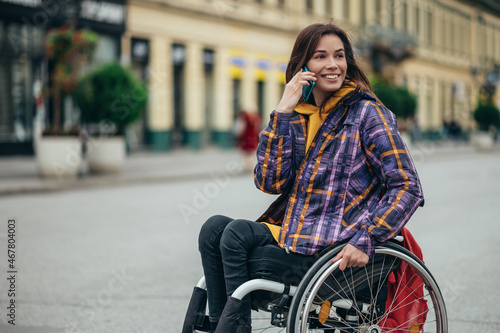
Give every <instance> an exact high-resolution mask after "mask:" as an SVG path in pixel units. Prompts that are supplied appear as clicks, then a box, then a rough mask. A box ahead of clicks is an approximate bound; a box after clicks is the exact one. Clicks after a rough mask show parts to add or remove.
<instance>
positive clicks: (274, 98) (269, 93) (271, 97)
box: [262, 61, 281, 124]
mask: <svg viewBox="0 0 500 333" xmlns="http://www.w3.org/2000/svg"><path fill="white" fill-rule="evenodd" d="M279 86H280V81H279V71H278V69H277V68H276V62H275V61H272V62H271V68H270V69H269V71H268V75H267V79H266V100H265V104H264V105H265V110H264V113H263V119H262V121H263V123H264V124H267V122H268V120H269V115H270V114H271V112H272V111H273V110H275V109H276V106H278V103H279V101H280V99H281V96H280V89H279Z"/></svg>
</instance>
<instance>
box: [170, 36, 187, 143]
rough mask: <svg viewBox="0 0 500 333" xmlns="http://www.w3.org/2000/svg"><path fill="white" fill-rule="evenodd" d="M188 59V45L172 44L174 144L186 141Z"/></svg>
mask: <svg viewBox="0 0 500 333" xmlns="http://www.w3.org/2000/svg"><path fill="white" fill-rule="evenodd" d="M185 60H186V47H185V46H184V45H183V44H173V45H172V63H173V66H174V72H173V83H174V84H173V97H174V100H173V102H174V129H173V134H172V140H173V145H174V146H180V145H183V144H184V143H185V136H184V111H185V105H184V94H185V90H184V72H185V69H184V67H185V66H184V63H185Z"/></svg>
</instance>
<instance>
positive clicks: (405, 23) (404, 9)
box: [403, 2, 408, 33]
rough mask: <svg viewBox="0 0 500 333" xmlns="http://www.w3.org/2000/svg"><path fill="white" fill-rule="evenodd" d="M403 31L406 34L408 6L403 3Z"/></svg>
mask: <svg viewBox="0 0 500 333" xmlns="http://www.w3.org/2000/svg"><path fill="white" fill-rule="evenodd" d="M403 31H404V32H405V33H408V4H407V3H406V2H405V3H403Z"/></svg>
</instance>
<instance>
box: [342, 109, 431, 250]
mask: <svg viewBox="0 0 500 333" xmlns="http://www.w3.org/2000/svg"><path fill="white" fill-rule="evenodd" d="M361 126H362V128H361V130H360V133H361V135H360V139H361V140H362V142H361V144H362V145H363V146H364V149H365V152H366V155H365V157H366V160H367V162H368V163H369V165H370V167H371V169H372V170H373V172H374V174H375V176H376V177H377V178H378V179H379V180H380V181H381V185H380V186H384V194H383V196H382V198H381V199H380V201H379V202H378V205H377V206H376V208H375V209H374V210H373V211H371V212H366V214H365V223H363V225H362V227H361V228H360V229H359V230H358V231H357V232H356V234H355V236H354V237H353V238H352V239H351V240H350V241H349V243H350V244H352V245H354V246H356V247H357V248H359V249H360V250H362V251H363V252H365V253H366V254H368V255H369V256H370V257H371V256H373V253H374V250H375V245H377V244H381V243H385V242H386V241H388V240H389V239H391V238H393V237H395V236H397V235H398V234H399V232H400V231H401V229H402V228H403V227H404V225H405V224H406V223H407V222H408V220H409V219H410V217H411V216H412V215H413V213H414V212H415V210H416V209H417V208H418V206H420V205H421V204H422V203H423V200H424V198H423V193H422V186H421V184H420V180H419V178H418V174H417V171H416V169H415V165H414V164H413V160H412V159H411V156H410V154H409V152H408V148H407V147H406V144H405V143H404V141H403V139H402V138H401V135H400V133H399V131H398V130H397V126H396V119H395V116H394V114H393V113H392V112H390V111H389V110H387V109H386V108H385V107H383V106H381V105H376V104H371V106H370V110H369V111H368V115H367V118H366V121H365V122H364V124H362V125H361Z"/></svg>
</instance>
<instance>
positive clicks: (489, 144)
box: [471, 132, 494, 152]
mask: <svg viewBox="0 0 500 333" xmlns="http://www.w3.org/2000/svg"><path fill="white" fill-rule="evenodd" d="M471 141H472V144H473V145H474V147H475V148H476V150H478V151H483V152H490V151H492V150H493V144H494V141H493V136H492V135H491V134H490V133H489V132H477V133H474V134H473V135H472V138H471Z"/></svg>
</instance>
